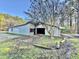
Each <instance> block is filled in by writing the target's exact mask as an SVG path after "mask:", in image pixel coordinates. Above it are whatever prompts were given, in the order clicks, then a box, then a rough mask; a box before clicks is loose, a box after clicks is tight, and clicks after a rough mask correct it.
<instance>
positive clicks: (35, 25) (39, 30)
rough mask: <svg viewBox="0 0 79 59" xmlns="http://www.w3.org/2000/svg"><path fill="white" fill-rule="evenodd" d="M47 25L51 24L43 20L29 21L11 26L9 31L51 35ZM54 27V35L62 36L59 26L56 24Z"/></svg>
mask: <svg viewBox="0 0 79 59" xmlns="http://www.w3.org/2000/svg"><path fill="white" fill-rule="evenodd" d="M45 25H47V26H51V25H49V24H45V23H43V22H34V21H28V22H27V23H25V24H22V25H17V26H13V27H10V28H9V30H8V31H9V33H17V34H25V35H37V34H43V35H49V33H48V31H47V30H46V27H45ZM52 28H54V30H53V31H52V35H54V36H60V30H59V28H57V27H56V26H55V27H52Z"/></svg>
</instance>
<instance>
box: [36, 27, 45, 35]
mask: <svg viewBox="0 0 79 59" xmlns="http://www.w3.org/2000/svg"><path fill="white" fill-rule="evenodd" d="M37 34H45V28H37Z"/></svg>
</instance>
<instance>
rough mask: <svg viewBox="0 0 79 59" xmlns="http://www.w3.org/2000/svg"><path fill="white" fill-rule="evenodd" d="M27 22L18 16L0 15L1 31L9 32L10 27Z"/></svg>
mask: <svg viewBox="0 0 79 59" xmlns="http://www.w3.org/2000/svg"><path fill="white" fill-rule="evenodd" d="M25 22H26V21H25V20H24V19H22V18H20V17H18V16H11V15H8V14H1V13H0V31H7V30H8V28H9V27H11V26H16V25H20V24H24V23H25Z"/></svg>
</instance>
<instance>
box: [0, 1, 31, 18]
mask: <svg viewBox="0 0 79 59" xmlns="http://www.w3.org/2000/svg"><path fill="white" fill-rule="evenodd" d="M29 7H30V1H29V0H0V13H5V14H10V15H12V16H19V17H21V18H26V15H25V14H24V11H26V10H28V8H29Z"/></svg>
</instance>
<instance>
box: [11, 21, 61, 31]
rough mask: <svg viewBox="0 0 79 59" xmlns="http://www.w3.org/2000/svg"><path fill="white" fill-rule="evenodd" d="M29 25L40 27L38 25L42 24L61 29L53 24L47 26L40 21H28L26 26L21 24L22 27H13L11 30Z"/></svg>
mask: <svg viewBox="0 0 79 59" xmlns="http://www.w3.org/2000/svg"><path fill="white" fill-rule="evenodd" d="M27 24H32V25H34V26H38V25H40V24H42V25H47V26H52V27H56V28H58V29H60V27H58V26H55V25H51V24H46V23H44V22H40V21H33V20H31V21H28V22H27V23H25V24H21V25H17V26H13V27H11V28H15V27H21V26H24V25H27Z"/></svg>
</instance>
